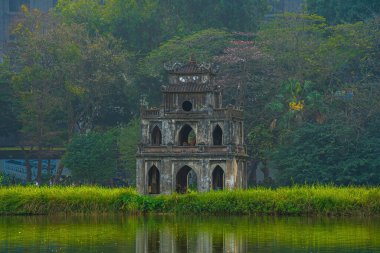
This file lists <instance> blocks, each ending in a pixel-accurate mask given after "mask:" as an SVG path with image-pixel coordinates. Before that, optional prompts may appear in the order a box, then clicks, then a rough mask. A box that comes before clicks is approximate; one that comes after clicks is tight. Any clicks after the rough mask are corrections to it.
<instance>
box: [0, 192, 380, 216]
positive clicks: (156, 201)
mask: <svg viewBox="0 0 380 253" xmlns="http://www.w3.org/2000/svg"><path fill="white" fill-rule="evenodd" d="M91 212H124V213H128V214H132V213H134V214H136V213H137V214H138V213H179V214H205V215H211V214H221V215H225V214H227V215H257V214H265V215H323V216H326V215H333V216H352V215H355V216H358V215H359V216H374V215H380V187H353V186H352V187H334V186H293V187H283V188H278V189H268V188H254V189H249V190H234V191H212V192H207V193H195V192H194V193H189V194H184V195H181V194H172V195H161V196H143V195H139V194H138V193H137V192H136V190H134V189H131V188H116V189H108V188H102V187H89V186H84V187H34V186H29V187H21V186H15V187H3V188H0V214H56V213H91Z"/></svg>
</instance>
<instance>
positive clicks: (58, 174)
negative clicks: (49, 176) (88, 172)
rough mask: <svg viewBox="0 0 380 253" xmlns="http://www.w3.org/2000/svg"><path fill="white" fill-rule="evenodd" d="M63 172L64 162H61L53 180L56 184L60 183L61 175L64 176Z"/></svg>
mask: <svg viewBox="0 0 380 253" xmlns="http://www.w3.org/2000/svg"><path fill="white" fill-rule="evenodd" d="M62 172H63V163H62V162H60V163H59V164H58V169H57V172H56V173H55V177H54V181H53V184H54V185H57V184H59V179H60V178H61V176H62Z"/></svg>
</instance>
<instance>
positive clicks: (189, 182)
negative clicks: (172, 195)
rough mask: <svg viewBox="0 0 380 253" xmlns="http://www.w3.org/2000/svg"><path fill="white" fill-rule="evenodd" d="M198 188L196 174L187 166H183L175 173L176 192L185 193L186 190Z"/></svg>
mask: <svg viewBox="0 0 380 253" xmlns="http://www.w3.org/2000/svg"><path fill="white" fill-rule="evenodd" d="M197 189H198V180H197V174H196V173H195V171H194V170H193V169H192V168H190V167H189V166H183V167H182V168H181V169H180V170H179V171H178V173H177V177H176V189H175V190H176V192H178V193H186V192H187V191H188V190H193V191H196V190H197Z"/></svg>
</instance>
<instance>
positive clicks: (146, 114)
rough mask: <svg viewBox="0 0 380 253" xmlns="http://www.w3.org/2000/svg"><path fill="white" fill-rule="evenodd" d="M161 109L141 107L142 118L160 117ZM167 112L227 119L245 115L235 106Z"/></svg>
mask: <svg viewBox="0 0 380 253" xmlns="http://www.w3.org/2000/svg"><path fill="white" fill-rule="evenodd" d="M161 111H162V112H163V110H161V109H160V108H142V109H141V116H142V118H158V117H160V116H162V115H161ZM165 114H167V115H172V116H173V115H178V116H183V115H189V114H192V115H194V116H201V117H202V116H203V117H210V116H211V117H215V118H220V119H225V118H240V119H242V118H243V116H244V113H243V111H242V110H240V108H235V107H227V108H218V109H213V110H211V111H207V110H206V111H202V110H194V111H190V112H186V111H183V110H173V111H165Z"/></svg>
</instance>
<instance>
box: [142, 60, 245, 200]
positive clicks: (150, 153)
mask: <svg viewBox="0 0 380 253" xmlns="http://www.w3.org/2000/svg"><path fill="white" fill-rule="evenodd" d="M166 69H167V70H168V74H169V83H168V85H165V86H162V93H163V101H162V104H161V106H160V108H147V107H146V106H142V108H141V119H142V120H141V144H140V145H139V149H138V154H137V164H136V169H137V171H136V174H137V180H136V182H137V188H138V191H139V192H140V193H143V194H170V193H172V192H174V191H177V192H185V191H187V189H189V188H192V189H194V190H198V191H201V192H203V191H210V190H211V189H215V190H217V189H234V188H246V185H247V182H246V180H247V179H246V178H247V177H246V174H247V169H246V159H247V153H246V147H245V146H244V129H243V111H242V110H241V109H239V108H235V107H233V106H228V107H226V108H223V107H222V87H220V86H218V85H217V84H215V80H214V79H215V73H214V71H213V69H212V67H211V65H209V64H197V63H196V62H195V61H193V60H191V61H190V62H189V63H188V64H186V65H182V64H178V63H177V64H174V65H173V66H170V67H166Z"/></svg>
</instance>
